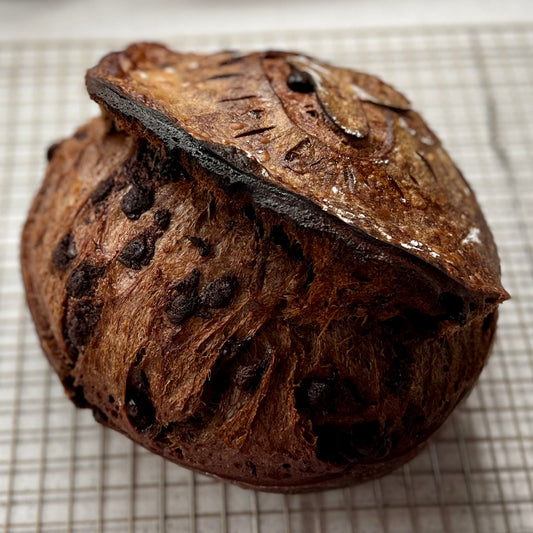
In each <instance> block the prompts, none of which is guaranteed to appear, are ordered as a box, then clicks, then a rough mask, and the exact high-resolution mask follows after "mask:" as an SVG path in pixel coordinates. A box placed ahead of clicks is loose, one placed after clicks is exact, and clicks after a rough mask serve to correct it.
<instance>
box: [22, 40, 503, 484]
mask: <svg viewBox="0 0 533 533" xmlns="http://www.w3.org/2000/svg"><path fill="white" fill-rule="evenodd" d="M87 87H88V91H89V94H90V95H91V97H92V98H93V99H94V100H96V101H97V102H98V103H99V104H100V105H101V108H102V116H101V117H100V118H96V119H94V120H93V121H91V122H90V123H89V124H87V125H85V126H83V127H82V128H80V129H79V130H78V131H77V132H76V133H75V134H74V136H73V137H71V138H70V139H67V140H65V141H63V142H62V143H60V145H59V146H57V147H54V149H53V150H51V151H50V153H49V157H50V164H49V167H48V171H47V174H46V178H45V181H44V184H43V186H42V188H41V190H40V192H39V193H38V195H37V197H36V199H35V201H34V203H33V206H32V208H31V210H30V213H29V216H28V220H27V222H26V225H25V228H24V232H23V237H22V270H23V276H24V282H25V286H26V291H27V298H28V302H29V306H30V309H31V312H32V314H33V318H34V320H35V323H36V326H37V331H38V334H39V337H40V340H41V343H42V346H43V349H44V351H45V353H46V355H47V357H48V359H49V360H50V363H51V364H52V366H53V367H54V369H55V371H56V372H57V374H58V375H59V377H60V379H61V381H62V383H63V385H64V387H65V390H66V392H67V394H68V395H69V396H70V398H71V399H72V400H73V401H74V402H75V403H76V405H78V406H80V407H88V408H90V409H92V410H93V412H94V415H95V418H96V419H97V420H98V421H99V422H101V423H103V424H105V425H107V426H109V427H111V428H114V429H116V430H118V431H121V432H122V433H124V434H126V435H127V436H129V437H130V438H131V439H133V440H134V441H136V442H138V443H140V444H141V445H143V446H145V447H146V448H148V449H149V450H152V451H153V452H155V453H158V454H160V455H162V456H164V457H166V458H168V459H170V460H171V461H174V462H176V463H179V464H181V465H184V466H186V467H189V468H193V469H195V470H198V471H201V472H205V473H207V474H211V475H214V476H217V477H220V478H223V479H226V480H230V481H234V482H236V483H238V484H240V485H243V486H247V487H254V488H260V489H264V490H272V491H285V492H289V491H300V490H312V489H320V488H327V487H334V486H340V485H344V484H348V483H352V482H359V481H363V480H367V479H370V478H374V477H376V476H380V475H383V474H385V473H387V472H389V471H390V470H392V469H394V468H396V467H398V466H399V465H401V464H402V463H404V462H405V461H407V460H408V459H409V458H410V457H412V456H413V455H414V454H415V453H416V452H417V451H418V450H419V449H420V447H421V446H422V445H423V444H424V443H425V442H426V441H427V439H428V437H429V436H430V435H431V434H432V433H433V432H434V431H435V430H436V429H437V428H438V427H439V426H440V425H441V424H442V423H443V422H444V420H445V419H446V418H447V416H448V415H449V414H450V413H451V411H452V410H453V408H454V407H455V406H456V405H457V403H458V402H459V401H460V400H461V398H463V397H464V396H465V394H467V393H468V392H469V391H470V390H471V388H472V386H473V385H474V382H475V381H476V379H477V377H478V376H479V373H480V372H481V370H482V368H483V365H484V363H485V361H486V358H487V355H488V352H489V348H490V346H491V342H492V339H493V336H494V331H495V326H496V316H497V307H498V304H499V303H500V302H501V301H503V300H504V299H505V298H507V293H506V292H505V290H504V289H503V288H502V285H501V283H500V270H499V261H498V256H497V252H496V247H495V244H494V242H493V239H492V236H491V233H490V231H489V229H488V227H487V224H486V222H485V220H484V218H483V215H482V213H481V211H480V209H479V206H478V204H477V202H476V200H475V197H474V194H473V192H472V190H471V189H470V187H469V186H468V185H467V183H466V182H465V181H464V179H463V177H462V176H461V173H460V172H459V171H458V170H457V168H456V167H455V165H454V164H453V162H452V161H451V159H450V157H449V156H448V154H447V153H446V152H445V150H444V149H443V148H442V146H441V144H440V142H439V140H438V139H437V137H436V136H435V135H434V134H433V133H432V132H431V130H430V129H429V128H428V127H427V125H426V124H425V123H424V121H423V120H422V119H421V117H420V116H419V115H418V114H417V113H416V112H414V111H412V110H411V108H410V105H409V102H408V101H407V100H406V99H405V98H404V97H403V96H402V95H401V94H400V93H398V92H396V91H395V90H394V89H393V88H391V87H390V86H388V85H386V84H384V83H383V82H381V81H380V80H379V79H377V78H375V77H373V76H370V75H367V74H362V73H358V72H353V71H351V70H348V69H342V68H336V67H333V66H331V65H328V64H326V63H323V62H319V61H316V60H314V59H312V58H309V57H305V56H301V55H298V54H292V53H284V52H263V53H252V54H249V55H239V54H236V53H233V52H223V53H219V54H213V55H196V54H180V53H176V52H172V51H170V50H168V49H167V48H165V47H163V46H160V45H155V44H146V43H141V44H136V45H133V46H131V47H129V48H128V49H127V50H125V51H123V52H118V53H113V54H110V55H108V56H107V57H105V58H104V59H103V60H102V61H101V62H100V63H99V64H98V65H97V66H96V67H94V68H93V69H91V70H89V72H88V74H87Z"/></svg>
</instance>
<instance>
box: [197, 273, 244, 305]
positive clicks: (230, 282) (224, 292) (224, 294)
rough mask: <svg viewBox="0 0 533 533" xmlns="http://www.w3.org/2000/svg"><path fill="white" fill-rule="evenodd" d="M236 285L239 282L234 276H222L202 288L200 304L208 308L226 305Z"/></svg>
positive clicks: (231, 297) (233, 293)
mask: <svg viewBox="0 0 533 533" xmlns="http://www.w3.org/2000/svg"><path fill="white" fill-rule="evenodd" d="M238 287H239V282H238V280H237V278H236V277H235V276H222V277H220V278H218V279H216V280H215V281H212V282H211V283H210V284H209V285H208V286H207V287H206V288H205V289H204V292H203V294H202V304H203V305H204V306H205V307H207V308H208V309H220V308H222V307H227V306H228V305H229V304H230V302H231V300H232V299H233V297H234V296H235V292H236V291H237V288H238Z"/></svg>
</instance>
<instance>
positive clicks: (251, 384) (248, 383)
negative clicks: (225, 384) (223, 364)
mask: <svg viewBox="0 0 533 533" xmlns="http://www.w3.org/2000/svg"><path fill="white" fill-rule="evenodd" d="M269 365H270V359H269V358H265V359H263V360H262V361H260V362H258V363H254V364H253V365H248V366H241V367H239V368H238V369H237V372H236V373H235V384H236V385H237V387H239V388H240V389H242V390H244V391H246V392H253V391H255V389H257V387H258V386H259V384H260V383H261V380H262V379H263V375H264V373H265V372H266V370H267V369H268V367H269Z"/></svg>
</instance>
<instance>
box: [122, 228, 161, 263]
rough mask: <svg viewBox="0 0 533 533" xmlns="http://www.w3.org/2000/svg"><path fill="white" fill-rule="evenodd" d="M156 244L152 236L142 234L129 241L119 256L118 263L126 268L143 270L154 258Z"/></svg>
mask: <svg viewBox="0 0 533 533" xmlns="http://www.w3.org/2000/svg"><path fill="white" fill-rule="evenodd" d="M154 253H155V242H154V239H153V237H152V236H151V235H149V234H141V235H138V236H137V237H135V238H133V239H132V240H131V241H129V242H128V243H127V244H126V246H124V248H122V251H121V252H120V253H119V254H118V257H117V259H118V261H119V262H120V263H122V264H123V265H124V266H125V267H127V268H131V269H133V270H141V268H142V267H143V266H147V265H149V264H150V261H151V260H152V258H153V257H154Z"/></svg>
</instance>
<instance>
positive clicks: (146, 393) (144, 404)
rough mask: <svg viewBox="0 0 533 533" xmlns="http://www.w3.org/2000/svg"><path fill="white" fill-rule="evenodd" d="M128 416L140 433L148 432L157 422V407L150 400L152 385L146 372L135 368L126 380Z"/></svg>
mask: <svg viewBox="0 0 533 533" xmlns="http://www.w3.org/2000/svg"><path fill="white" fill-rule="evenodd" d="M125 400H126V401H125V403H126V415H127V417H128V419H129V421H130V422H131V424H132V425H133V426H135V427H136V428H137V429H138V430H139V431H146V430H147V429H149V428H150V427H151V426H152V425H153V424H154V422H155V407H154V405H153V403H152V400H151V398H150V384H149V382H148V378H147V376H146V374H145V372H144V371H143V370H141V369H139V368H137V367H133V368H132V369H131V370H130V372H129V373H128V378H127V380H126V398H125Z"/></svg>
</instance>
